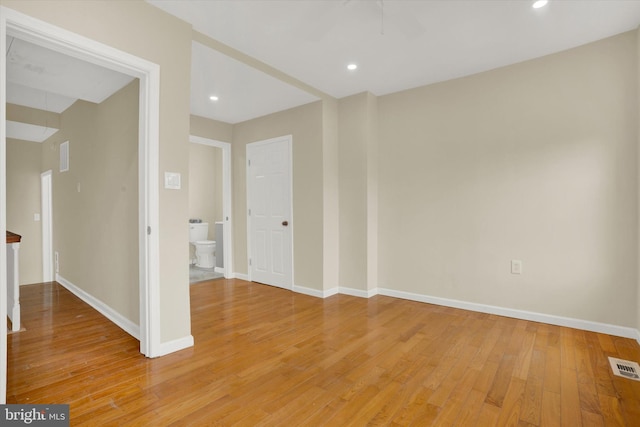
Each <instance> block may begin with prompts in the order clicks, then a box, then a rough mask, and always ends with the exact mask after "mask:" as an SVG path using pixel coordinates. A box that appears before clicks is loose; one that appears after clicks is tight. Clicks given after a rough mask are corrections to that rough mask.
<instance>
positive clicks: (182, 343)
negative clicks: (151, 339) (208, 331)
mask: <svg viewBox="0 0 640 427" xmlns="http://www.w3.org/2000/svg"><path fill="white" fill-rule="evenodd" d="M193 344H194V341H193V335H187V336H186V337H182V338H178V339H176V340H172V341H168V342H163V343H162V344H160V347H159V348H158V354H157V356H165V355H167V354H170V353H174V352H176V351H180V350H184V349H185V348H189V347H193Z"/></svg>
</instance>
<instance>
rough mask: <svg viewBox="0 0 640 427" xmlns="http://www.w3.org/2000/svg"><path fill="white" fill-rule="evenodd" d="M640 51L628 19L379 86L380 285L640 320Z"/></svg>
mask: <svg viewBox="0 0 640 427" xmlns="http://www.w3.org/2000/svg"><path fill="white" fill-rule="evenodd" d="M636 55H637V50H636V35H635V32H630V33H626V34H622V35H619V36H616V37H612V38H609V39H606V40H602V41H599V42H597V43H593V44H590V45H586V46H583V47H579V48H576V49H572V50H569V51H566V52H562V53H559V54H556V55H551V56H547V57H544V58H540V59H536V60H533V61H528V62H524V63H521V64H517V65H514V66H510V67H506V68H502V69H498V70H494V71H490V72H486V73H482V74H478V75H474V76H471V77H467V78H463V79H458V80H453V81H449V82H445V83H442V84H436V85H431V86H427V87H422V88H418V89H414V90H409V91H405V92H401V93H396V94H391V95H388V96H384V97H381V98H379V100H378V101H379V121H380V159H381V160H380V165H379V166H380V171H379V172H380V175H379V177H380V182H379V184H380V187H379V197H380V200H379V209H380V217H379V223H380V231H379V233H380V234H379V238H380V269H379V274H380V286H381V287H385V288H391V289H395V290H400V291H406V292H413V293H417V294H423V295H431V296H436V297H444V298H451V299H456V300H463V301H469V302H474V303H480V304H488V305H494V306H501V307H508V308H512V309H518V310H528V311H533V312H539V313H546V314H551V315H558V316H565V317H571V318H577V319H584V320H591V321H595V322H603V323H609V324H615V325H621V326H628V327H637V326H638V318H637V311H638V303H637V301H638V299H637V297H636V295H637V292H638V273H637V268H636V266H637V264H638V257H637V255H638V248H637V241H638V160H637V145H638V139H637V129H638V128H637V121H638V104H637V90H636V89H637V85H638V75H637V68H636V67H637V60H636ZM512 259H520V260H522V261H523V274H522V275H512V274H510V260H512ZM626 296H628V298H627V297H626Z"/></svg>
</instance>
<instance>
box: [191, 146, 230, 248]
mask: <svg viewBox="0 0 640 427" xmlns="http://www.w3.org/2000/svg"><path fill="white" fill-rule="evenodd" d="M189 218H198V219H201V220H202V221H204V222H207V223H209V236H208V237H207V238H208V239H209V240H215V239H216V228H215V222H216V221H222V219H223V218H222V150H221V149H220V148H217V147H210V146H207V145H203V144H196V143H191V144H189Z"/></svg>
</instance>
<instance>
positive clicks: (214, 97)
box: [209, 95, 218, 101]
mask: <svg viewBox="0 0 640 427" xmlns="http://www.w3.org/2000/svg"><path fill="white" fill-rule="evenodd" d="M209 99H210V100H212V101H217V100H218V97H217V96H215V95H211V96H210V97H209Z"/></svg>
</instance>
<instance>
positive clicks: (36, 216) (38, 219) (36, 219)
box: [33, 213, 40, 221]
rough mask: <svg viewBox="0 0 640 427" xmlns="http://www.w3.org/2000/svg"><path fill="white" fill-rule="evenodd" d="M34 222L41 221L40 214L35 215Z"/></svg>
mask: <svg viewBox="0 0 640 427" xmlns="http://www.w3.org/2000/svg"><path fill="white" fill-rule="evenodd" d="M33 220H34V221H40V214H39V213H35V214H33Z"/></svg>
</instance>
